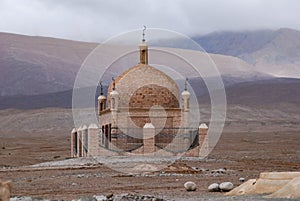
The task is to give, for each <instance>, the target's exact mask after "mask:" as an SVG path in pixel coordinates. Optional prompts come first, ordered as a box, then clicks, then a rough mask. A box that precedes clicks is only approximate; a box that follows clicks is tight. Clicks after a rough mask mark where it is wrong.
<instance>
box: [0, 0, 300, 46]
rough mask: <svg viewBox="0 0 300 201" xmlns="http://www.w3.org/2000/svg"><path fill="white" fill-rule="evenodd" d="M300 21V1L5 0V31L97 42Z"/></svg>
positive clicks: (0, 6) (0, 23)
mask: <svg viewBox="0 0 300 201" xmlns="http://www.w3.org/2000/svg"><path fill="white" fill-rule="evenodd" d="M299 19H300V1H299V0H0V31H1V32H11V33H21V34H26V35H39V36H51V37H57V38H68V39H73V40H82V41H96V42H101V41H102V40H104V39H106V38H108V37H111V36H113V35H116V34H119V33H121V32H124V31H129V30H132V29H139V28H142V26H143V25H146V26H147V27H151V28H163V29H170V30H173V31H177V32H180V33H183V34H186V35H189V36H192V35H196V34H204V33H209V32H213V31H221V30H233V31H235V30H255V29H277V28H281V27H286V28H293V29H298V30H300V21H299Z"/></svg>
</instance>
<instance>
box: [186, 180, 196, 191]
mask: <svg viewBox="0 0 300 201" xmlns="http://www.w3.org/2000/svg"><path fill="white" fill-rule="evenodd" d="M183 186H184V188H185V189H186V190H187V191H195V190H196V189H197V185H196V184H195V183H194V182H192V181H187V182H185V183H184V185H183Z"/></svg>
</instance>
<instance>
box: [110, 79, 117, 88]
mask: <svg viewBox="0 0 300 201" xmlns="http://www.w3.org/2000/svg"><path fill="white" fill-rule="evenodd" d="M111 79H112V81H113V88H112V90H113V91H114V90H116V82H115V78H114V77H112V78H111Z"/></svg>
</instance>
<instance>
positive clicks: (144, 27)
mask: <svg viewBox="0 0 300 201" xmlns="http://www.w3.org/2000/svg"><path fill="white" fill-rule="evenodd" d="M146 28H147V27H146V26H145V25H144V29H143V40H142V41H143V42H146V40H145V31H146Z"/></svg>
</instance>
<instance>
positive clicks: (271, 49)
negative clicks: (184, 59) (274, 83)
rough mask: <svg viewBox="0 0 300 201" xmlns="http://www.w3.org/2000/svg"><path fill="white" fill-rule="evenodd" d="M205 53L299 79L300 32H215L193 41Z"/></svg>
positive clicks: (263, 70) (286, 30)
mask: <svg viewBox="0 0 300 201" xmlns="http://www.w3.org/2000/svg"><path fill="white" fill-rule="evenodd" d="M193 39H194V40H195V41H197V42H198V43H199V44H200V45H201V46H202V47H203V48H204V49H205V50H206V51H207V52H209V53H215V54H223V55H231V56H235V57H238V58H240V59H243V60H244V61H246V62H247V63H249V64H251V65H253V69H254V70H257V71H260V72H265V73H268V74H271V75H274V76H278V77H294V78H299V77H300V31H297V30H292V29H279V30H276V31H272V30H262V31H244V32H215V33H211V34H208V35H205V36H200V37H194V38H193Z"/></svg>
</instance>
